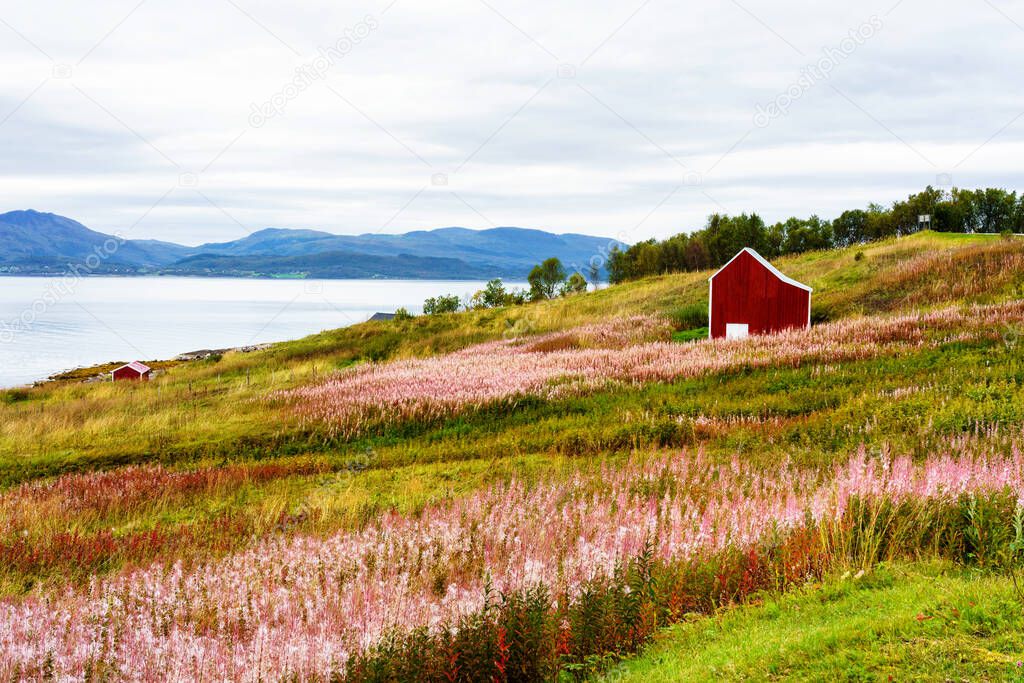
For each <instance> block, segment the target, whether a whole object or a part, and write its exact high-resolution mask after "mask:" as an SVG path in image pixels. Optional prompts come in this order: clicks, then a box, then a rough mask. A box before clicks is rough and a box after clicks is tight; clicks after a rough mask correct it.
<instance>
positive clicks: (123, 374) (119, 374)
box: [114, 368, 149, 382]
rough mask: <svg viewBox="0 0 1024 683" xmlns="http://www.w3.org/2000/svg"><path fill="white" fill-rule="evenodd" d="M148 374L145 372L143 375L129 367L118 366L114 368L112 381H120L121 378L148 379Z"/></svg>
mask: <svg viewBox="0 0 1024 683" xmlns="http://www.w3.org/2000/svg"><path fill="white" fill-rule="evenodd" d="M148 375H149V373H146V374H145V375H140V374H139V373H137V372H135V371H134V370H132V369H131V368H118V369H117V370H114V381H115V382H120V381H122V380H140V379H148V378H149V377H148Z"/></svg>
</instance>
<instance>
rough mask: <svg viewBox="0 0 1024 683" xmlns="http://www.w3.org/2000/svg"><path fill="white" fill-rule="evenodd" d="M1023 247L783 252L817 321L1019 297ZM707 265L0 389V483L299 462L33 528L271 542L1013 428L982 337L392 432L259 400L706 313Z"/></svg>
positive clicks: (1004, 359)
mask: <svg viewBox="0 0 1024 683" xmlns="http://www.w3.org/2000/svg"><path fill="white" fill-rule="evenodd" d="M858 252H863V254H864V256H863V258H860V259H858V258H857V253H858ZM1022 257H1024V243H1022V242H1019V241H1018V242H1014V243H1004V242H1001V241H999V240H998V238H992V237H988V236H980V237H964V236H951V235H936V234H919V235H915V236H912V237H909V238H905V239H901V240H890V241H887V242H883V243H879V244H873V245H870V246H866V247H860V248H853V249H848V250H843V251H837V252H827V253H814V254H806V255H802V256H797V257H791V258H787V259H782V260H781V261H780V263H779V265H780V267H781V268H782V269H783V270H784V271H786V272H787V273H790V274H792V275H793V276H794V277H797V278H799V279H802V280H804V281H806V282H809V283H810V284H812V285H813V286H814V287H815V296H814V304H815V315H816V317H818V318H819V319H822V318H836V317H842V316H845V315H853V314H857V313H861V312H863V313H874V312H886V311H894V310H900V309H903V308H911V307H913V308H920V307H927V306H932V305H942V304H947V303H960V302H970V301H994V300H1005V299H1007V298H1015V297H1020V296H1024V262H1021V259H1022ZM707 276H708V273H694V274H680V275H670V276H664V277H658V278H650V279H647V280H644V281H641V282H636V283H629V284H627V285H622V286H616V287H611V288H608V289H606V290H602V291H600V292H596V293H591V294H587V295H582V296H578V297H573V298H571V299H565V300H557V301H551V302H545V303H542V304H536V305H530V306H525V307H519V308H510V309H501V310H491V311H478V312H472V313H466V314H459V315H451V316H440V317H420V318H417V319H415V320H412V321H408V322H401V323H368V324H364V325H359V326H355V327H352V328H347V329H342V330H334V331H330V332H325V333H322V334H320V335H314V336H311V337H308V338H305V339H302V340H298V341H294V342H288V343H284V344H279V345H276V346H275V347H273V348H271V349H269V350H266V351H261V352H256V353H250V354H228V355H226V356H225V357H224V358H223V359H221V360H219V361H217V362H204V361H199V362H193V363H185V364H180V365H177V366H175V367H173V368H171V369H169V371H168V372H167V373H165V374H163V375H162V376H160V377H159V378H158V379H157V380H155V381H154V382H152V383H150V384H148V385H116V386H115V385H110V384H75V383H52V384H48V385H45V386H41V387H38V388H35V389H30V390H26V391H17V392H0V489H2V488H3V487H4V486H9V485H11V484H14V483H16V482H20V481H25V480H32V479H36V478H39V477H41V476H47V475H52V474H57V473H60V472H67V471H83V470H91V469H109V468H112V467H116V466H118V465H122V464H127V463H140V462H153V461H161V462H164V463H167V464H169V465H172V466H178V465H182V466H190V467H191V466H194V465H197V464H202V465H210V466H220V465H223V464H224V463H228V462H242V463H246V462H250V461H252V460H254V459H262V460H267V459H270V460H275V461H285V462H291V461H294V460H295V459H296V457H295V456H302V457H304V458H310V459H312V460H313V461H314V462H316V463H319V464H320V465H321V466H322V467H323V469H324V470H325V471H324V473H322V474H318V475H304V474H294V475H290V476H284V477H281V478H276V479H271V480H269V481H248V480H246V481H241V482H239V483H232V484H223V485H220V486H217V487H214V488H211V489H209V490H202V491H199V492H195V493H191V494H189V495H181V496H172V495H170V494H168V495H165V496H163V497H160V498H157V499H154V500H148V501H144V502H141V503H139V504H137V505H134V506H133V507H131V508H130V509H113V510H110V511H106V512H104V513H103V514H98V515H94V516H88V515H80V516H78V517H72V518H68V519H65V518H57V519H55V520H54V521H52V522H47V521H46V520H41V521H40V522H39V524H38V530H37V531H38V533H39V539H40V540H39V542H40V543H46V542H48V541H47V539H48V538H50V535H52V534H54V533H57V532H60V531H62V530H64V528H65V527H67V528H69V529H72V528H73V529H74V530H75V531H76V532H77V533H80V534H83V535H84V536H85V537H86V538H89V537H90V534H98V533H100V532H103V531H104V530H110V529H114V530H115V534H116V535H117V536H118V537H119V538H121V537H124V536H126V535H130V534H132V533H135V532H139V531H142V530H147V529H152V528H155V527H158V526H164V527H170V528H179V529H191V530H199V532H200V533H201V534H205V533H207V531H208V530H211V529H214V528H215V527H214V526H212V525H215V523H216V521H217V520H219V519H221V518H222V517H223V516H232V519H240V520H242V521H243V524H242V526H243V528H244V529H246V531H247V533H249V532H251V533H253V534H261V533H276V532H277V531H278V530H279V529H280V528H281V525H282V520H286V521H287V524H286V525H285V526H286V530H287V531H291V530H296V531H309V532H314V533H316V532H326V531H329V530H331V529H336V528H339V527H346V526H351V525H358V524H359V523H361V522H362V521H365V520H366V519H368V518H370V517H372V516H373V515H376V514H379V513H380V512H382V511H384V510H392V509H393V510H398V511H401V512H415V511H416V510H418V509H420V508H421V507H422V506H424V505H426V504H427V503H429V502H432V501H437V500H438V499H441V498H449V497H453V496H459V495H462V494H464V493H466V492H468V491H472V490H473V489H474V488H476V487H479V486H481V485H484V484H486V483H488V482H492V481H496V480H501V479H504V478H508V477H510V476H518V477H523V478H526V479H528V480H529V479H539V478H546V477H551V476H559V473H561V472H568V471H572V470H573V469H575V468H580V467H592V466H594V465H596V464H597V463H598V462H599V461H601V460H606V459H611V460H614V459H617V458H621V457H624V456H625V455H626V454H628V453H630V452H632V451H633V450H634V449H637V450H643V451H646V450H654V449H658V448H663V447H682V446H696V445H700V446H702V447H703V448H705V449H706V450H707V451H708V452H709V453H710V454H711V455H713V456H715V457H721V458H729V457H732V455H733V454H735V453H737V452H739V453H741V454H742V455H743V456H744V457H747V458H755V459H758V460H759V461H762V462H764V463H765V464H766V465H770V464H771V463H773V462H778V460H779V459H780V458H783V457H791V458H794V459H795V460H796V461H798V462H802V463H806V464H813V465H826V464H829V463H831V462H833V461H834V460H835V459H836V458H840V459H841V458H844V457H845V456H846V455H847V454H848V453H849V452H851V451H852V450H854V449H855V448H856V447H857V446H858V445H859V444H860V443H866V444H867V445H868V446H869V447H871V448H881V447H882V446H883V445H885V444H889V445H893V446H894V447H895V449H896V450H898V451H900V452H912V453H919V452H923V451H925V450H927V449H928V448H929V445H930V444H931V443H934V442H938V441H940V440H941V439H942V438H944V437H945V436H947V435H949V434H951V433H958V432H962V431H964V430H969V429H971V428H972V427H973V426H974V425H975V424H978V423H980V424H983V425H990V424H994V423H999V424H1003V425H1012V426H1018V427H1019V426H1020V425H1024V359H1022V358H1021V354H1020V353H1019V350H1017V349H1015V348H1014V347H1011V346H1008V345H1005V344H995V343H978V344H974V345H964V344H953V345H948V346H946V347H942V348H939V349H930V350H924V351H920V352H917V353H914V354H912V355H909V356H905V357H901V358H898V359H894V358H880V359H875V360H870V361H861V362H854V363H844V364H841V365H837V366H835V367H804V368H797V369H794V368H768V369H764V370H756V371H745V372H737V373H733V374H729V375H715V376H708V377H702V378H696V379H692V380H686V381H682V382H677V383H674V384H671V385H650V386H647V387H643V388H620V389H615V390H611V391H607V392H603V393H599V394H596V395H593V396H587V397H580V398H572V399H567V400H563V401H557V402H551V403H545V402H542V401H527V402H523V403H521V404H520V405H519V406H518V407H517V408H516V410H514V411H509V410H505V409H495V410H490V411H488V410H485V411H480V412H478V413H471V414H467V415H463V416H461V417H457V418H453V419H450V420H445V421H443V422H440V423H433V424H413V425H406V426H403V427H399V428H389V429H386V430H383V431H380V432H378V433H373V434H368V435H365V436H363V437H361V438H359V439H356V440H355V441H353V442H338V441H334V440H330V439H327V438H326V437H325V436H324V435H323V434H321V433H319V432H318V431H316V430H306V429H303V428H302V427H301V425H299V424H298V423H297V422H296V421H295V420H294V419H293V418H292V417H291V415H290V414H289V413H288V412H287V411H285V410H283V409H282V408H279V407H276V406H274V405H272V404H269V403H266V402H264V401H262V400H260V399H261V398H262V397H263V396H265V395H266V394H267V393H268V392H270V391H273V390H275V389H283V388H287V387H292V386H296V385H299V384H302V383H304V382H308V381H311V380H313V379H314V378H316V377H320V376H322V375H323V374H324V373H326V372H329V371H331V370H333V369H336V368H340V367H345V366H348V365H351V364H352V363H357V362H363V361H366V360H381V359H390V358H398V357H408V356H423V355H429V354H433V353H440V352H445V351H450V350H454V349H458V348H462V347H464V346H467V345H469V344H472V343H476V342H480V341H485V340H490V339H496V338H501V337H502V336H503V335H506V334H515V335H520V334H530V333H534V332H545V331H551V330H557V329H563V328H567V327H571V326H575V325H579V324H583V323H587V322H592V321H593V320H595V319H601V318H608V317H613V316H618V315H626V314H631V313H652V314H658V315H665V316H668V317H675V318H676V319H678V321H679V326H680V327H681V328H685V327H686V324H687V323H686V320H687V318H688V317H689V314H690V313H692V311H693V309H694V308H697V309H699V308H701V307H706V305H707V299H706V297H707V294H706V292H707V284H706V278H707ZM982 368H984V369H982ZM897 390H898V391H899V396H898V397H894V396H893V392H896V391H897ZM709 397H714V398H713V399H710V400H709ZM922 415H927V416H928V417H929V419H928V420H923V419H922ZM866 416H870V419H868V418H866ZM366 467H368V468H369V470H368V471H362V470H363V468H366ZM51 527H52V528H51ZM210 533H213V531H210ZM243 541H244V538H242V540H241V541H237V542H239V543H240V542H243ZM0 542H3V539H2V538H0ZM186 551H187V552H192V550H190V549H188V548H186V549H185V550H183V551H181V552H183V553H184V552H186ZM176 552H177V551H176ZM137 559H140V560H141V559H144V558H137ZM122 560H123V558H120V557H116V556H115V557H111V558H109V559H107V560H104V561H103V563H102V564H101V565H98V566H90V567H87V568H83V569H77V568H76V567H73V566H64V565H61V564H59V563H58V565H56V566H55V568H52V569H50V570H47V571H48V572H49V576H48V575H47V574H46V573H45V572H44V574H43V575H42V576H37V575H31V576H21V575H18V576H5V575H4V574H3V572H0V594H4V593H11V592H13V593H17V592H21V591H23V590H25V589H27V588H28V587H29V586H31V585H32V582H33V581H34V580H36V579H38V578H44V579H46V578H50V579H52V580H55V581H63V580H66V578H67V576H69V575H74V574H75V573H76V572H77V573H81V574H82V575H83V576H82V577H80V578H84V576H85V575H87V574H88V573H90V572H93V571H101V572H102V571H111V570H114V569H117V568H118V567H119V566H121V562H122Z"/></svg>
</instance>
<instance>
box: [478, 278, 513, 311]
mask: <svg viewBox="0 0 1024 683" xmlns="http://www.w3.org/2000/svg"><path fill="white" fill-rule="evenodd" d="M507 303H508V292H506V291H505V285H504V283H502V281H501V280H499V279H494V280H491V281H490V282H488V283H487V286H486V287H484V290H483V304H484V306H486V307H487V308H498V307H500V306H504V305H506V304H507Z"/></svg>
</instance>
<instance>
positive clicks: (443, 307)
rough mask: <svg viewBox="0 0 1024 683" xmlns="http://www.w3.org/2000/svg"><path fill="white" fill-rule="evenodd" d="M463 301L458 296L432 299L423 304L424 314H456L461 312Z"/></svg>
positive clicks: (442, 296)
mask: <svg viewBox="0 0 1024 683" xmlns="http://www.w3.org/2000/svg"><path fill="white" fill-rule="evenodd" d="M461 303H462V302H461V301H460V300H459V297H458V295H457V294H448V295H441V296H437V297H433V296H432V297H430V298H429V299H427V300H426V301H424V302H423V312H424V313H426V314H427V315H441V314H443V313H455V312H456V311H458V310H459V306H460V305H461Z"/></svg>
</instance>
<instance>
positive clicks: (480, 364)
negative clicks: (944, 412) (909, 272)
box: [273, 302, 1024, 434]
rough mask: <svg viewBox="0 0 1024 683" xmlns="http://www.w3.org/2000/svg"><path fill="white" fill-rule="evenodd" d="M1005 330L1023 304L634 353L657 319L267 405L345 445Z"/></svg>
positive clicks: (361, 375) (360, 380)
mask: <svg viewBox="0 0 1024 683" xmlns="http://www.w3.org/2000/svg"><path fill="white" fill-rule="evenodd" d="M1009 323H1024V302H1014V303H1009V304H1000V305H993V306H974V307H971V308H968V309H960V308H948V309H944V310H940V311H935V312H931V313H922V314H913V315H902V316H894V317H865V318H855V319H848V320H843V321H840V322H834V323H829V324H825V325H819V326H816V327H813V328H812V329H811V330H809V331H804V330H799V331H791V332H785V333H782V334H777V335H768V336H758V337H751V338H748V339H745V340H739V341H725V340H715V341H710V340H708V341H701V342H696V343H692V344H673V343H668V342H644V343H636V342H637V340H642V339H644V338H649V337H650V336H651V335H652V334H654V333H656V332H658V331H659V330H661V331H662V332H663V331H664V325H663V324H662V323H660V322H659V321H658V320H657V319H654V318H643V317H637V318H628V319H624V320H614V321H611V322H608V323H603V324H600V325H593V326H589V327H584V328H578V329H577V330H572V331H570V332H568V333H566V332H561V333H556V334H550V335H545V336H541V337H535V338H530V339H523V340H511V341H499V342H490V343H487V344H480V345H477V346H472V347H470V348H467V349H464V350H462V351H459V352H457V353H452V354H448V355H444V356H437V357H432V358H425V359H412V360H400V361H394V362H388V363H371V364H366V365H361V366H358V367H355V368H351V369H348V370H344V371H341V372H339V373H338V374H336V375H334V376H333V377H331V378H330V379H328V380H327V381H325V382H323V383H320V384H316V385H311V386H307V387H302V388H299V389H294V390H291V391H285V392H279V393H276V394H274V395H273V396H274V398H279V399H284V400H287V401H292V402H294V403H295V404H296V406H297V409H298V410H299V412H300V413H301V414H302V415H303V416H305V417H306V418H307V419H309V420H312V421H317V422H324V423H327V424H329V425H331V426H332V427H333V428H334V429H336V430H338V431H340V432H342V433H344V434H352V433H357V432H359V431H360V430H362V429H363V428H365V427H366V426H367V425H369V424H372V423H375V422H380V421H383V422H389V421H400V420H408V419H416V418H421V419H433V418H437V417H443V416H447V415H451V414H453V413H457V412H460V411H462V410H466V409H472V408H480V407H483V406H485V405H487V404H490V403H494V402H499V401H512V400H515V399H516V398H517V397H520V396H537V397H541V398H546V399H555V398H558V397H562V396H566V395H573V394H580V393H585V392H590V391H593V390H595V389H598V388H600V387H602V386H606V385H608V384H610V383H616V382H618V383H626V384H634V385H639V384H645V383H649V382H670V381H674V380H678V379H683V378H688V377H695V376H699V375H704V374H710V373H716V372H724V371H729V370H734V369H736V368H740V367H768V366H792V367H797V366H800V365H802V364H804V363H819V364H826V363H835V362H838V361H848V360H857V359H865V358H873V357H877V356H880V355H883V354H889V353H895V352H897V351H900V350H904V351H905V350H908V349H913V348H919V347H922V346H924V345H926V344H929V343H936V344H937V343H940V342H944V341H957V340H966V339H976V338H983V337H994V336H998V329H1001V326H1005V325H1006V324H1009ZM567 338H568V339H569V340H570V342H571V343H566V342H565V340H566V339H567Z"/></svg>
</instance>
